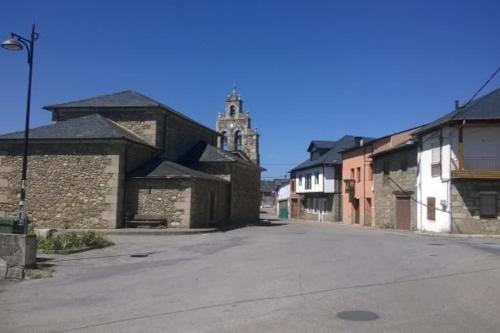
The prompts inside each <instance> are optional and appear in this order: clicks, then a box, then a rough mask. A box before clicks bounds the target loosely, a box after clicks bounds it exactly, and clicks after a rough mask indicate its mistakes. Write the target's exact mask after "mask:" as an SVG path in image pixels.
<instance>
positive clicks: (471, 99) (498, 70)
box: [463, 66, 500, 108]
mask: <svg viewBox="0 0 500 333" xmlns="http://www.w3.org/2000/svg"><path fill="white" fill-rule="evenodd" d="M498 72H500V66H498V68H497V70H496V71H495V72H494V73H493V74H491V76H490V77H489V78H488V80H486V82H485V83H484V84H483V85H482V86H481V88H479V89H478V90H477V91H476V93H475V94H474V95H472V97H471V98H470V99H469V101H468V102H467V103H465V105H464V106H463V107H464V108H465V107H466V106H467V105H469V104H470V102H472V101H473V100H474V98H476V96H477V95H479V93H480V92H481V91H482V90H483V89H484V87H486V86H487V85H488V83H490V81H491V80H493V78H494V77H495V76H496V75H497V74H498Z"/></svg>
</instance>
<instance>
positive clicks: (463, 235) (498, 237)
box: [415, 231, 500, 239]
mask: <svg viewBox="0 0 500 333" xmlns="http://www.w3.org/2000/svg"><path fill="white" fill-rule="evenodd" d="M415 234H417V235H421V236H429V237H447V238H496V239H500V235H496V234H440V233H434V232H418V231H417V232H415Z"/></svg>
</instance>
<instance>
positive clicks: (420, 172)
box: [417, 135, 423, 231]
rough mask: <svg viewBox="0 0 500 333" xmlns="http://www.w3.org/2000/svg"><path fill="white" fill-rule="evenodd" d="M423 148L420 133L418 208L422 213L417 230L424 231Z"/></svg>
mask: <svg viewBox="0 0 500 333" xmlns="http://www.w3.org/2000/svg"><path fill="white" fill-rule="evenodd" d="M422 150H423V143H422V136H421V135H420V136H419V137H418V152H417V159H418V161H417V165H418V167H417V175H418V181H417V187H418V188H417V204H418V210H419V211H420V214H418V215H419V216H418V220H417V230H418V231H422V229H423V228H422V221H423V215H422V214H423V211H422V208H423V198H422Z"/></svg>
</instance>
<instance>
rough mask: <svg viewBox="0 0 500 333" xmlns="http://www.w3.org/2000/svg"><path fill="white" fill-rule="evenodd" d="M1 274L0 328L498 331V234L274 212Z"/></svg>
mask: <svg viewBox="0 0 500 333" xmlns="http://www.w3.org/2000/svg"><path fill="white" fill-rule="evenodd" d="M113 240H114V241H115V242H116V245H115V246H112V247H109V248H105V249H101V250H93V251H89V252H83V253H79V254H72V255H67V256H43V255H42V256H41V260H44V261H43V263H44V264H46V265H53V266H52V268H53V269H55V273H54V276H53V277H51V278H45V279H39V280H29V281H24V282H20V283H7V284H6V283H3V284H1V285H0V332H2V333H3V332H499V331H500V315H499V314H500V239H494V238H478V239H468V238H450V237H431V236H422V235H417V234H413V233H406V232H394V231H389V230H381V229H367V228H363V227H358V226H346V225H339V224H320V223H316V222H291V221H281V222H280V221H273V222H272V223H270V224H263V225H259V226H251V227H246V228H240V229H235V230H230V231H226V232H216V233H208V234H198V235H176V236H151V235H146V236H113Z"/></svg>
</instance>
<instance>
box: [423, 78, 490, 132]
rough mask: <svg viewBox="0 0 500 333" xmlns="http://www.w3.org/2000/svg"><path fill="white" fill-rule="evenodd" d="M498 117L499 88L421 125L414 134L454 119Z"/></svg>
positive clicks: (488, 118)
mask: <svg viewBox="0 0 500 333" xmlns="http://www.w3.org/2000/svg"><path fill="white" fill-rule="evenodd" d="M492 119H500V88H497V89H495V90H493V91H492V92H490V93H488V94H486V95H484V96H481V97H479V98H476V99H474V100H473V101H472V102H470V103H469V105H466V106H465V107H461V108H458V109H456V110H454V111H452V112H450V113H448V114H446V115H444V116H442V117H440V118H438V119H436V120H435V121H433V122H431V123H429V124H427V125H426V126H423V127H422V128H421V129H419V130H417V131H416V132H415V134H419V133H423V132H426V131H429V130H431V129H433V128H436V127H440V126H442V125H445V124H446V123H449V122H451V121H455V120H458V121H460V120H492Z"/></svg>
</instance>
